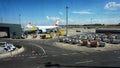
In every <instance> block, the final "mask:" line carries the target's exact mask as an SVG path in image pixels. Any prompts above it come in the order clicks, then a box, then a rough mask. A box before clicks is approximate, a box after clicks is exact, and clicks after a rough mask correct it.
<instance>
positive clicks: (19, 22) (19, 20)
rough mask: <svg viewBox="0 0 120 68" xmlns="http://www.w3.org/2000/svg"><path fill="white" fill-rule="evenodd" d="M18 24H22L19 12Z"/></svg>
mask: <svg viewBox="0 0 120 68" xmlns="http://www.w3.org/2000/svg"><path fill="white" fill-rule="evenodd" d="M19 24H20V25H21V26H22V24H21V14H19Z"/></svg>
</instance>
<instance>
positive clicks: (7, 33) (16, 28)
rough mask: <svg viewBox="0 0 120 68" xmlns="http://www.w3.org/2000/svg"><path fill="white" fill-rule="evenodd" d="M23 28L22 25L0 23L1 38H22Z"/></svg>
mask: <svg viewBox="0 0 120 68" xmlns="http://www.w3.org/2000/svg"><path fill="white" fill-rule="evenodd" d="M21 33H22V28H21V25H20V24H8V23H0V38H15V37H20V36H21Z"/></svg>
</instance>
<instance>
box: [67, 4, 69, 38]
mask: <svg viewBox="0 0 120 68" xmlns="http://www.w3.org/2000/svg"><path fill="white" fill-rule="evenodd" d="M68 8H69V7H68V6H66V37H67V35H68Z"/></svg>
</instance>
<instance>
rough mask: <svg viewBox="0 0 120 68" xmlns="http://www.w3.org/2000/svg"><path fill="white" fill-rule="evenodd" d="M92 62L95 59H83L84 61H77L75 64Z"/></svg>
mask: <svg viewBox="0 0 120 68" xmlns="http://www.w3.org/2000/svg"><path fill="white" fill-rule="evenodd" d="M90 62H93V60H88V61H82V62H76V63H75V64H81V63H90Z"/></svg>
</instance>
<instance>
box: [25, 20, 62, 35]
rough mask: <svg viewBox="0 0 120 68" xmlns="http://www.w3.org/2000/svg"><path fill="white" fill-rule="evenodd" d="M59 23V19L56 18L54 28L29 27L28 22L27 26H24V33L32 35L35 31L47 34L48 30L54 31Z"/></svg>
mask: <svg viewBox="0 0 120 68" xmlns="http://www.w3.org/2000/svg"><path fill="white" fill-rule="evenodd" d="M59 22H60V19H59V18H58V19H57V21H56V23H55V24H54V26H31V22H29V23H28V24H27V26H25V28H24V32H25V33H33V32H35V31H37V30H39V31H41V32H47V30H48V29H54V28H57V27H58V26H59Z"/></svg>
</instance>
